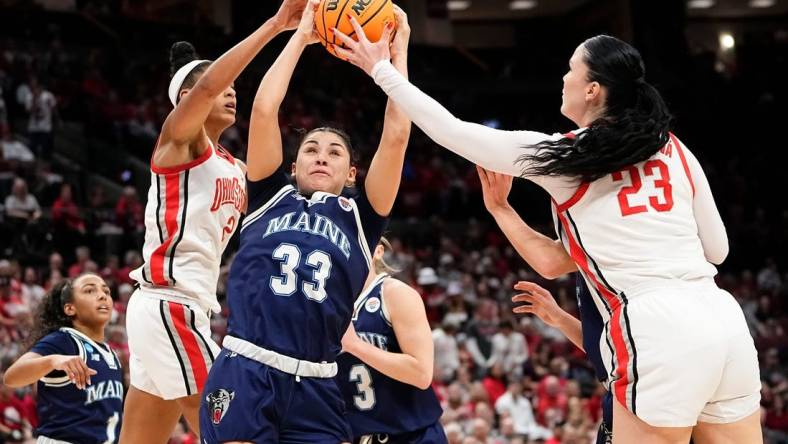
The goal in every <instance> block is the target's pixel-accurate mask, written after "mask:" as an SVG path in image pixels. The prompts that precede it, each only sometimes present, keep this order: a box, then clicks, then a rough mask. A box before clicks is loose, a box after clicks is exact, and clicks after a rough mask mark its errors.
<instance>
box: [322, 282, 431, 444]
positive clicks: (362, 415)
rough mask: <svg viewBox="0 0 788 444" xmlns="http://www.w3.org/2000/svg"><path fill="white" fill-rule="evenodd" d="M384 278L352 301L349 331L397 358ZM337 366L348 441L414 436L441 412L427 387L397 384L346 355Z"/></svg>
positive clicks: (397, 382)
mask: <svg viewBox="0 0 788 444" xmlns="http://www.w3.org/2000/svg"><path fill="white" fill-rule="evenodd" d="M386 277H387V276H386V275H385V274H382V275H380V276H378V277H377V278H376V279H375V281H374V282H373V283H371V284H370V286H369V287H368V288H367V289H366V290H365V291H364V293H362V294H361V295H360V296H359V297H358V299H357V300H356V303H355V305H354V308H353V327H355V329H356V333H357V334H358V336H359V337H360V338H361V339H362V340H364V341H366V342H368V343H370V344H372V345H374V346H375V347H378V348H380V349H382V350H386V351H389V352H392V353H402V350H401V349H400V347H399V343H398V342H397V336H396V335H395V334H394V328H393V327H392V326H391V323H390V322H389V319H388V314H387V310H386V309H385V305H386V301H384V299H383V298H384V295H383V282H384V280H385V278H386ZM388 303H389V304H390V303H392V302H390V301H389V302H388ZM337 364H338V365H339V372H338V373H337V376H336V381H337V385H339V389H340V390H341V391H342V396H343V397H344V398H345V405H346V408H347V411H348V414H347V418H348V422H349V423H350V427H351V428H352V429H353V436H354V437H359V436H362V435H367V434H373V433H376V434H383V433H385V434H389V435H397V434H403V433H407V432H412V431H416V430H419V429H423V428H425V427H428V426H430V425H432V424H434V423H436V422H437V421H438V420H439V419H440V416H441V414H442V413H443V409H441V406H440V402H438V398H437V397H436V396H435V392H434V391H433V390H432V388H428V389H426V390H421V389H419V388H417V387H414V386H412V385H410V384H405V383H403V382H399V381H397V380H395V379H392V378H390V377H388V376H386V375H384V374H383V373H380V372H379V371H377V370H375V369H374V368H372V367H371V366H369V365H366V364H364V363H363V362H361V360H360V359H358V358H357V357H355V356H353V355H351V354H350V353H342V354H341V355H339V357H338V358H337Z"/></svg>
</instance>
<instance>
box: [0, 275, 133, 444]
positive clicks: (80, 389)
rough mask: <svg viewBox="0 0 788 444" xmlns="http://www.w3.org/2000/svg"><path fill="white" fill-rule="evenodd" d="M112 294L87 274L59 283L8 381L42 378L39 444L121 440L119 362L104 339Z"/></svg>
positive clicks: (16, 384) (104, 443) (12, 383)
mask: <svg viewBox="0 0 788 444" xmlns="http://www.w3.org/2000/svg"><path fill="white" fill-rule="evenodd" d="M111 316H112V296H111V295H110V292H109V287H107V284H106V283H105V282H104V279H102V278H101V277H99V276H97V275H95V274H83V275H81V276H79V277H77V278H76V279H74V280H73V281H65V282H63V283H60V284H58V285H55V286H54V287H53V288H52V290H50V292H49V293H48V294H47V295H46V296H45V298H44V300H43V302H42V303H41V307H40V308H39V314H38V320H37V322H38V323H37V325H36V332H35V333H34V334H33V336H32V337H33V346H32V348H31V349H30V351H29V352H27V353H25V354H24V355H22V357H20V358H19V359H18V360H17V361H16V362H15V363H14V364H13V365H12V366H11V367H9V369H8V370H7V371H6V373H5V377H4V380H3V382H4V383H5V384H6V385H8V386H10V387H23V386H26V385H28V384H32V383H34V382H37V384H38V385H37V392H38V399H37V403H36V404H37V409H38V418H39V426H38V428H37V429H36V434H37V435H38V443H39V444H108V443H116V442H117V437H118V431H119V430H120V420H121V415H122V410H123V372H122V371H121V367H120V361H118V358H117V356H116V355H115V353H114V352H113V351H112V350H111V349H110V347H109V346H108V345H107V344H105V343H104V327H106V325H107V323H108V322H109V320H110V317H111Z"/></svg>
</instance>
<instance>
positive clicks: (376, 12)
mask: <svg viewBox="0 0 788 444" xmlns="http://www.w3.org/2000/svg"><path fill="white" fill-rule="evenodd" d="M386 3H388V1H384V2H383V4H381V5H380V8H378V10H377V11H375V13H374V14H372V15H371V16H370V17H369V18H368V19H367V20H366V21H365V22H364V23H362V24H361V27H362V28H364V26H366V24H367V23H369V22H370V21H372V19H373V18H375V16H376V15H378V13H380V11H382V10H383V7H385V6H386ZM355 33H356V31H355V30H353V32H351V33H350V35H348V37H353V34H355Z"/></svg>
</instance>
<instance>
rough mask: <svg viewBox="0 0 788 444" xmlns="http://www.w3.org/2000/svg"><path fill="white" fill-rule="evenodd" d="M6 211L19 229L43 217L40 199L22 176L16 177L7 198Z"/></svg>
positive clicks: (7, 215)
mask: <svg viewBox="0 0 788 444" xmlns="http://www.w3.org/2000/svg"><path fill="white" fill-rule="evenodd" d="M5 212H6V217H8V219H9V220H10V221H12V222H13V221H15V223H16V225H15V226H16V227H17V229H19V228H24V227H26V226H27V224H28V223H30V222H33V221H35V220H37V219H38V218H39V217H41V207H40V206H39V205H38V200H37V199H36V197H35V196H33V195H32V194H30V193H29V192H28V189H27V182H25V180H24V179H22V178H20V177H17V178H16V179H14V185H13V188H12V189H11V194H9V195H8V197H6V198H5ZM17 232H18V231H17Z"/></svg>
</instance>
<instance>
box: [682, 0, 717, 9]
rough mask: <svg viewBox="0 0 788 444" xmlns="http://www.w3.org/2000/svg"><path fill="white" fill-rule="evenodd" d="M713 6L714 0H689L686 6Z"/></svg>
mask: <svg viewBox="0 0 788 444" xmlns="http://www.w3.org/2000/svg"><path fill="white" fill-rule="evenodd" d="M712 6H714V0H690V1H688V2H687V7H688V8H690V9H707V8H711V7H712Z"/></svg>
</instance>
